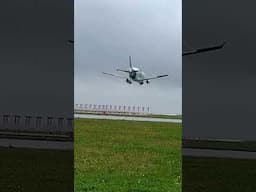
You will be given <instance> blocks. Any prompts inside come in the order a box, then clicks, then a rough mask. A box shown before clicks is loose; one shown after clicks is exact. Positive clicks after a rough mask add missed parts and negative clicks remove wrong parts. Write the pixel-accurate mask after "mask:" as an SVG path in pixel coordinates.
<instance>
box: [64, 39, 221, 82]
mask: <svg viewBox="0 0 256 192" xmlns="http://www.w3.org/2000/svg"><path fill="white" fill-rule="evenodd" d="M68 42H69V43H71V44H74V40H69V41H68ZM225 44H226V42H223V43H221V44H220V45H215V46H209V47H204V48H198V49H194V50H190V51H185V52H182V56H188V55H195V54H199V53H204V52H209V51H215V50H218V49H222V48H223V47H224V46H225ZM117 71H121V72H125V73H128V74H129V76H128V77H124V76H120V75H115V74H111V73H106V72H102V73H103V74H105V75H111V76H114V77H119V78H125V79H126V82H127V83H129V84H131V83H132V81H135V82H138V83H139V84H140V85H143V84H144V82H146V83H147V84H149V82H150V81H149V80H152V79H159V78H162V77H167V76H168V75H158V76H155V77H149V78H147V77H146V76H145V73H144V72H143V71H141V70H140V69H139V68H136V67H133V66H132V62H131V56H129V70H123V69H117Z"/></svg>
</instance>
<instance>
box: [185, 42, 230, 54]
mask: <svg viewBox="0 0 256 192" xmlns="http://www.w3.org/2000/svg"><path fill="white" fill-rule="evenodd" d="M225 44H226V42H223V43H222V44H220V45H216V46H211V47H205V48H199V49H195V50H191V51H185V52H183V53H182V56H186V55H194V54H198V53H202V52H208V51H214V50H217V49H222V48H223V47H224V45H225Z"/></svg>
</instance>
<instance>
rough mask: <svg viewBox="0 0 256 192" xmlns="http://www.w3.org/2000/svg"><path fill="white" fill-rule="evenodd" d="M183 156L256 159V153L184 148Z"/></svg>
mask: <svg viewBox="0 0 256 192" xmlns="http://www.w3.org/2000/svg"><path fill="white" fill-rule="evenodd" d="M182 154H183V156H192V157H215V158H232V159H256V152H248V151H232V150H215V149H192V148H183V149H182Z"/></svg>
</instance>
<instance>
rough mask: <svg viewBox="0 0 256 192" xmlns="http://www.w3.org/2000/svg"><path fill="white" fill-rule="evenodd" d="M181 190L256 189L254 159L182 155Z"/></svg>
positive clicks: (238, 191) (234, 191)
mask: <svg viewBox="0 0 256 192" xmlns="http://www.w3.org/2000/svg"><path fill="white" fill-rule="evenodd" d="M182 166H183V170H184V171H183V178H182V183H183V190H182V191H183V192H216V191H217V192H241V191H243V192H253V191H256V182H255V178H256V169H255V167H256V161H255V160H244V159H243V160H242V159H221V158H197V157H183V161H182Z"/></svg>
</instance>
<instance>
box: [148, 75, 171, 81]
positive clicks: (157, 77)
mask: <svg viewBox="0 0 256 192" xmlns="http://www.w3.org/2000/svg"><path fill="white" fill-rule="evenodd" d="M167 76H168V75H158V76H156V77H149V78H145V79H144V80H145V81H147V80H150V79H159V78H162V77H167Z"/></svg>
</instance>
